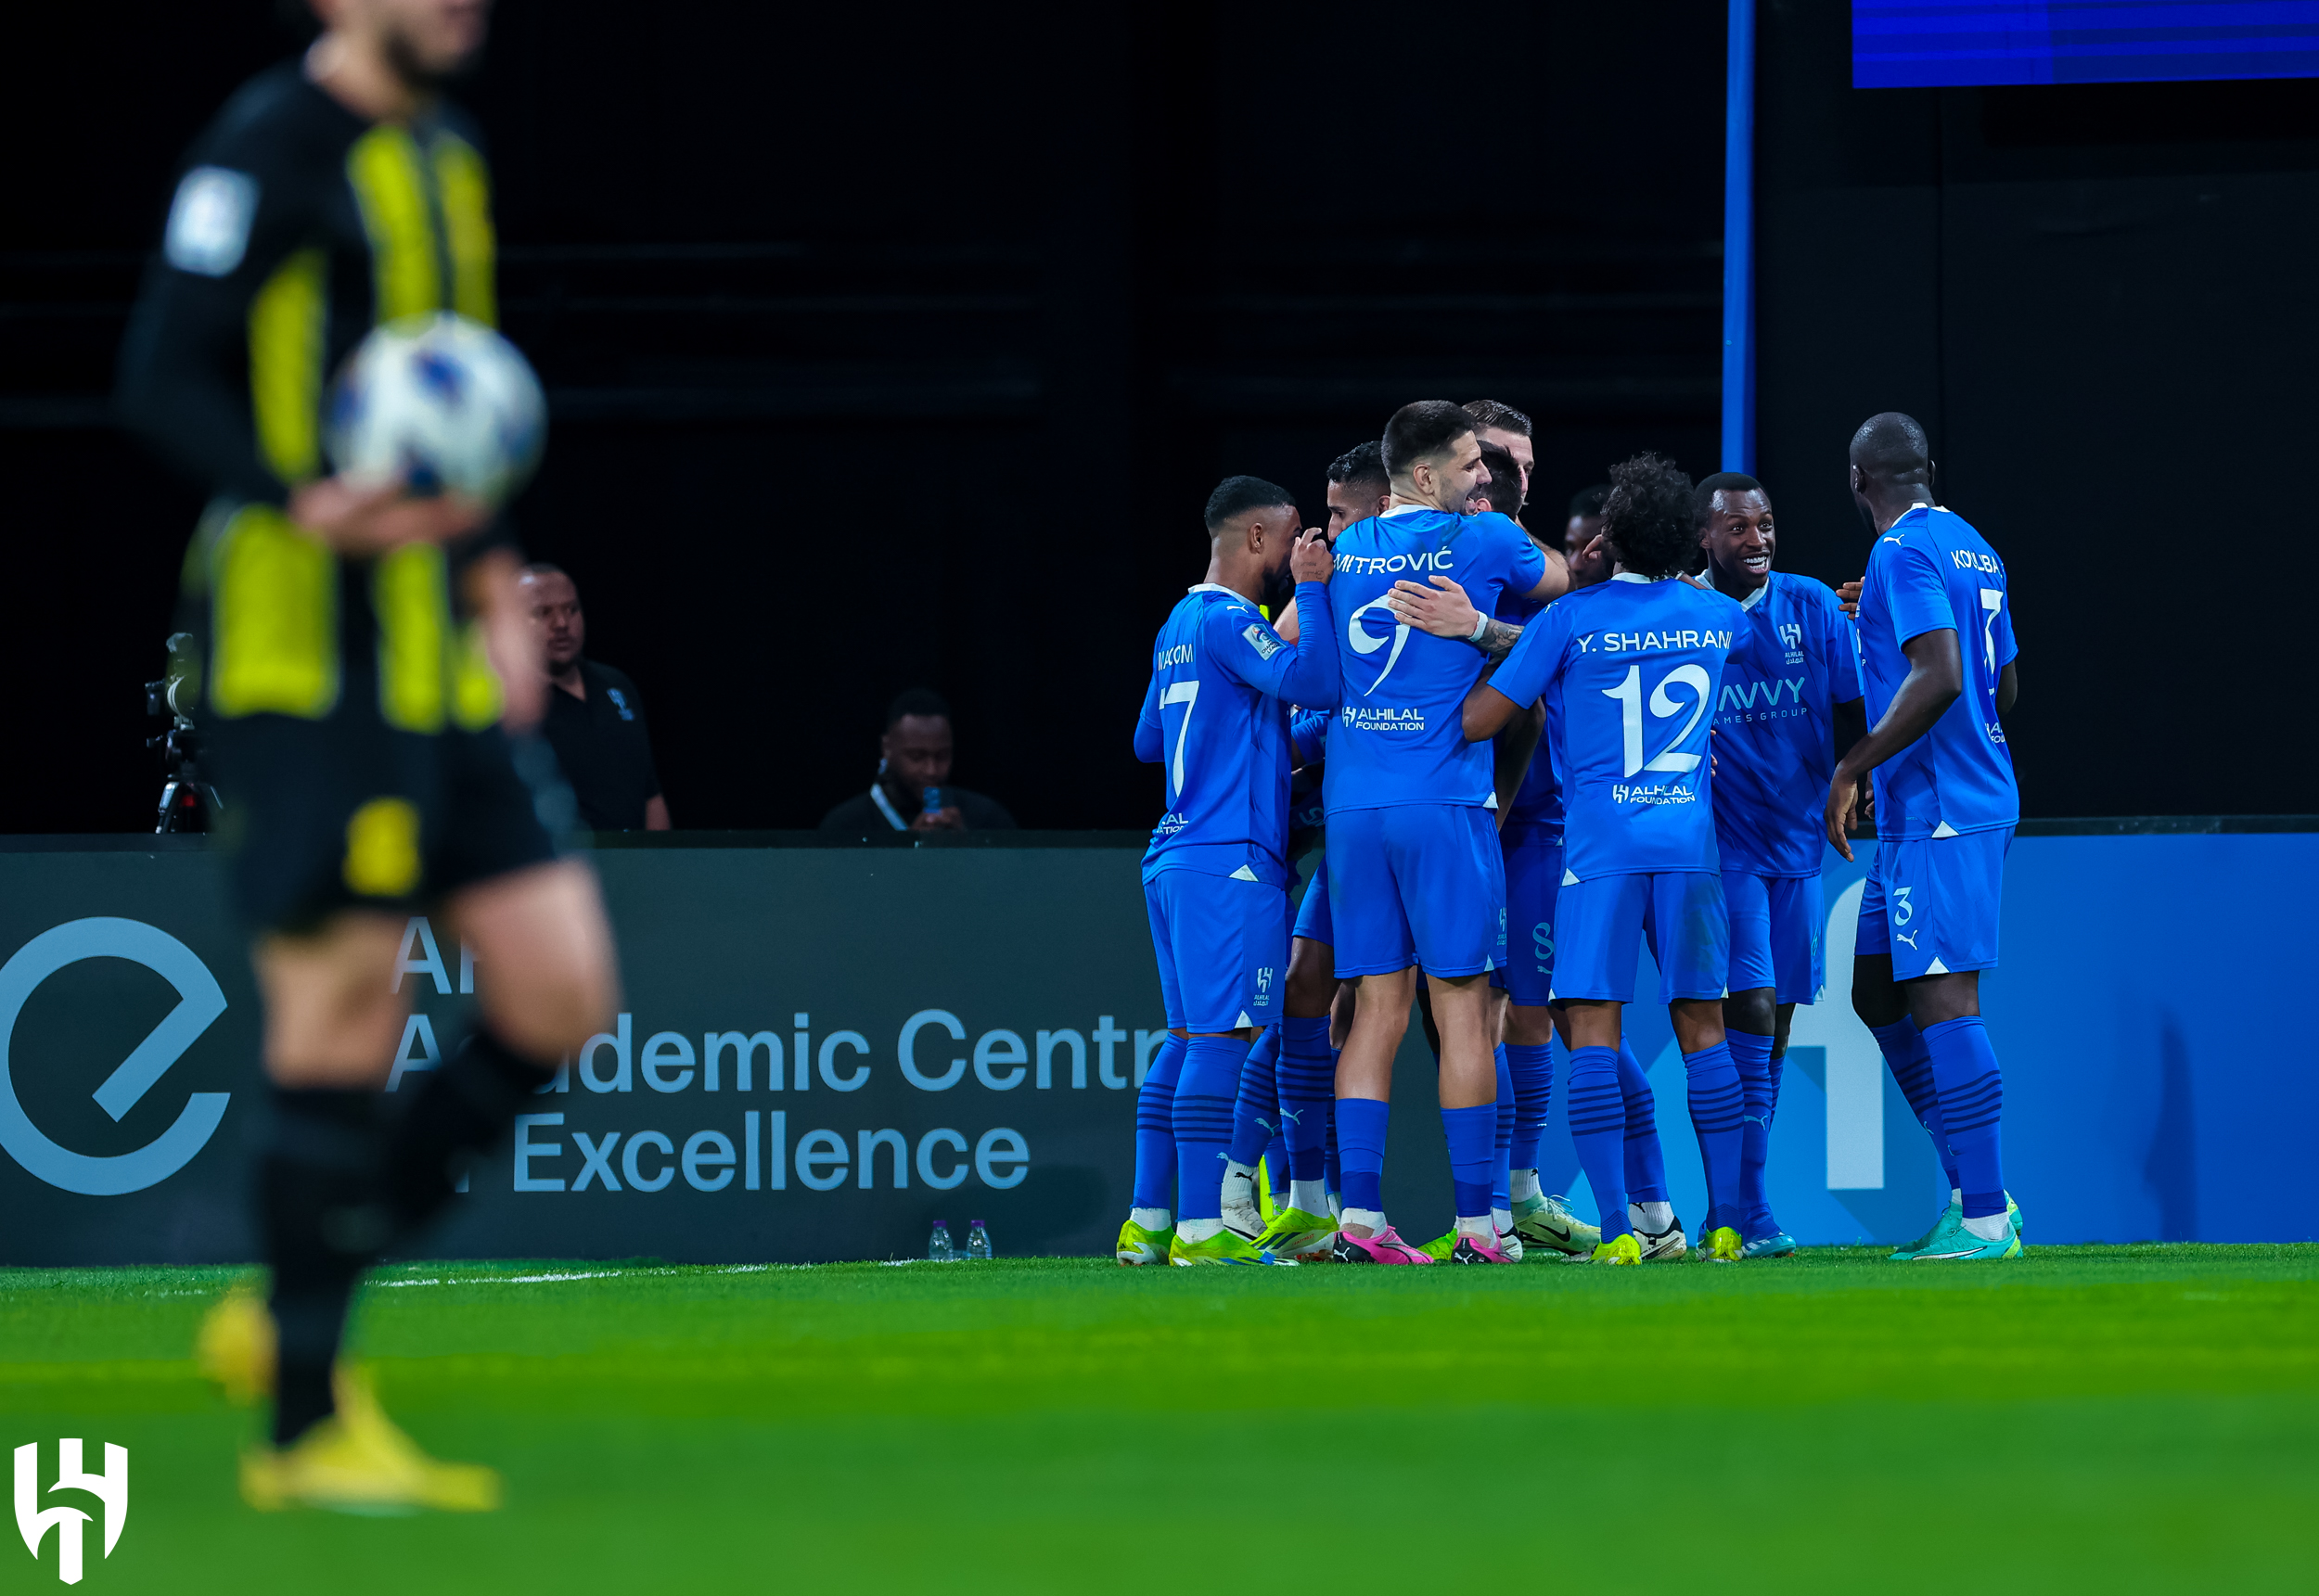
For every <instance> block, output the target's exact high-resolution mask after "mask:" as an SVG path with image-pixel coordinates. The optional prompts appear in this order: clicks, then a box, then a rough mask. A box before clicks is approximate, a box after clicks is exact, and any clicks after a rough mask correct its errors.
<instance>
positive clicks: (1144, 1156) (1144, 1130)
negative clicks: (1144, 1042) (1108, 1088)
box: [1134, 1032, 1184, 1209]
mask: <svg viewBox="0 0 2319 1596" xmlns="http://www.w3.org/2000/svg"><path fill="white" fill-rule="evenodd" d="M1183 1067H1184V1039H1183V1038H1182V1037H1180V1036H1177V1035H1175V1034H1174V1033H1173V1032H1170V1033H1169V1035H1168V1040H1167V1041H1163V1042H1161V1043H1160V1051H1159V1052H1157V1053H1153V1054H1152V1055H1151V1069H1150V1071H1149V1073H1147V1075H1145V1077H1144V1089H1143V1091H1142V1092H1139V1093H1137V1095H1136V1098H1135V1205H1134V1206H1135V1207H1139V1208H1171V1209H1172V1208H1173V1207H1175V1204H1174V1202H1173V1201H1172V1198H1173V1196H1174V1188H1175V1082H1176V1076H1177V1074H1178V1072H1179V1071H1181V1070H1182V1069H1183Z"/></svg>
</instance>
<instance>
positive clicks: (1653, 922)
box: [1554, 870, 1731, 1003]
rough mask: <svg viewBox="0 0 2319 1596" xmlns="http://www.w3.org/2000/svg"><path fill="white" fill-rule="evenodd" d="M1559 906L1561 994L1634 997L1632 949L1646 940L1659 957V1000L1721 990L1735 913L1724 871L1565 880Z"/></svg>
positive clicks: (1557, 978) (1557, 987) (1557, 983)
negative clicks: (1727, 901)
mask: <svg viewBox="0 0 2319 1596" xmlns="http://www.w3.org/2000/svg"><path fill="white" fill-rule="evenodd" d="M1557 907H1558V908H1559V910H1560V912H1561V917H1562V935H1561V936H1560V937H1558V938H1556V942H1557V949H1556V953H1557V958H1556V968H1555V975H1554V995H1555V996H1556V997H1557V998H1572V999H1577V1000H1579V1001H1581V1002H1618V1003H1631V1002H1634V961H1635V953H1636V950H1637V948H1638V947H1639V945H1640V944H1641V942H1642V941H1643V939H1644V938H1649V939H1650V948H1651V957H1652V958H1654V959H1656V960H1657V961H1658V962H1659V1002H1662V1003H1671V1002H1674V1001H1675V1000H1676V999H1677V998H1720V997H1722V996H1723V978H1724V976H1725V974H1726V969H1727V966H1728V964H1729V963H1730V957H1731V916H1730V914H1729V913H1728V912H1727V911H1726V910H1725V909H1724V907H1723V877H1721V876H1720V875H1714V874H1712V873H1710V872H1707V871H1687V870H1686V871H1672V870H1671V871H1665V872H1661V873H1659V874H1655V875H1597V876H1595V878H1594V879H1593V880H1592V881H1569V880H1565V881H1564V882H1563V883H1562V892H1561V898H1560V900H1559V902H1558V904H1557Z"/></svg>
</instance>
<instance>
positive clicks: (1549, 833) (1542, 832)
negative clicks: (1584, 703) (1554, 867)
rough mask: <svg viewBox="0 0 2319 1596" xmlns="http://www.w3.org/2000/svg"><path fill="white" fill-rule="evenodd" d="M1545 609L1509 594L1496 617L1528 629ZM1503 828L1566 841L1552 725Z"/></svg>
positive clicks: (1543, 734) (1546, 729)
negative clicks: (1555, 766)
mask: <svg viewBox="0 0 2319 1596" xmlns="http://www.w3.org/2000/svg"><path fill="white" fill-rule="evenodd" d="M1545 607H1546V606H1544V605H1543V604H1532V603H1531V601H1530V600H1528V599H1526V598H1522V597H1520V596H1518V595H1515V594H1508V595H1507V596H1506V597H1505V598H1502V599H1500V600H1498V609H1497V617H1496V618H1497V619H1500V620H1510V621H1512V622H1513V623H1514V624H1515V625H1517V626H1523V627H1526V626H1528V625H1529V624H1530V623H1531V621H1533V620H1535V619H1537V618H1538V617H1539V616H1540V615H1542V614H1543V613H1544V611H1545ZM1500 829H1501V830H1502V831H1504V832H1505V833H1506V834H1507V835H1509V836H1510V835H1512V834H1514V833H1517V832H1524V833H1528V834H1530V835H1531V836H1532V837H1533V838H1534V839H1536V840H1539V841H1544V842H1560V841H1561V840H1562V783H1561V781H1560V779H1559V778H1558V777H1557V776H1556V775H1555V773H1554V736H1553V728H1552V727H1551V726H1547V727H1544V728H1542V729H1541V730H1540V732H1539V734H1538V747H1537V749H1536V751H1535V752H1533V753H1532V754H1531V756H1530V769H1529V770H1528V771H1526V772H1523V774H1522V785H1521V786H1520V788H1519V789H1518V790H1517V791H1516V792H1515V794H1514V801H1513V803H1512V804H1510V805H1509V806H1507V809H1506V812H1505V824H1504V825H1503V826H1502V827H1501V828H1500Z"/></svg>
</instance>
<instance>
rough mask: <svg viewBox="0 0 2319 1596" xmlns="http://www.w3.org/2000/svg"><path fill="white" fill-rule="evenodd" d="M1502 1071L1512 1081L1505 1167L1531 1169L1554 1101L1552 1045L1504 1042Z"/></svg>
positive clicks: (1535, 1165)
mask: <svg viewBox="0 0 2319 1596" xmlns="http://www.w3.org/2000/svg"><path fill="white" fill-rule="evenodd" d="M1505 1067H1506V1069H1507V1071H1508V1072H1509V1073H1510V1074H1511V1075H1512V1076H1513V1078H1514V1144H1513V1145H1512V1146H1511V1147H1509V1148H1508V1149H1507V1150H1506V1167H1507V1168H1512V1169H1535V1168H1537V1167H1538V1143H1540V1142H1541V1141H1543V1140H1544V1138H1545V1133H1546V1107H1547V1104H1549V1103H1550V1102H1551V1100H1552V1099H1553V1097H1554V1044H1553V1043H1552V1042H1547V1043H1545V1044H1544V1045H1543V1046H1542V1045H1534V1044H1532V1043H1530V1042H1507V1043H1506V1044H1505Z"/></svg>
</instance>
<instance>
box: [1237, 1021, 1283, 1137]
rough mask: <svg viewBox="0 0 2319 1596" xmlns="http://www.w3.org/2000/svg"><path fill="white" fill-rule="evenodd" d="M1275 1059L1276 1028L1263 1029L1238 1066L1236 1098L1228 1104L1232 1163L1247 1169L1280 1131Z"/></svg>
mask: <svg viewBox="0 0 2319 1596" xmlns="http://www.w3.org/2000/svg"><path fill="white" fill-rule="evenodd" d="M1279 1056H1280V1028H1279V1027H1278V1026H1276V1025H1273V1026H1266V1027H1265V1028H1263V1029H1262V1031H1261V1032H1259V1033H1258V1034H1257V1038H1256V1045H1255V1046H1253V1047H1251V1048H1249V1050H1248V1059H1247V1062H1245V1063H1243V1064H1242V1065H1241V1066H1240V1095H1239V1096H1238V1097H1237V1098H1236V1099H1235V1100H1234V1102H1233V1104H1232V1149H1231V1151H1232V1161H1233V1162H1234V1163H1235V1164H1245V1165H1247V1166H1248V1167H1249V1168H1251V1169H1252V1168H1255V1167H1256V1160H1257V1159H1259V1158H1261V1157H1262V1156H1264V1149H1265V1148H1266V1147H1267V1146H1269V1145H1271V1143H1272V1139H1273V1137H1274V1136H1275V1134H1277V1133H1278V1131H1279V1130H1280V1125H1279V1116H1280V1090H1279V1088H1278V1086H1277V1085H1276V1084H1275V1080H1274V1066H1275V1063H1276V1061H1277V1060H1278V1058H1279Z"/></svg>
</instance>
